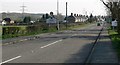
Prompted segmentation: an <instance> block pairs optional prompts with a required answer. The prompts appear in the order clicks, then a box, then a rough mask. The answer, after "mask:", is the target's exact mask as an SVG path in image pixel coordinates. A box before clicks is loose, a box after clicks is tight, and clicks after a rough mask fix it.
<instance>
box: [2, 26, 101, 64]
mask: <svg viewBox="0 0 120 65" xmlns="http://www.w3.org/2000/svg"><path fill="white" fill-rule="evenodd" d="M101 28H102V27H100V26H96V24H92V25H89V26H87V27H83V28H77V29H75V30H68V31H61V32H57V33H51V34H48V35H43V36H40V37H39V38H37V39H35V40H29V41H24V42H19V43H16V44H10V45H5V46H3V47H2V63H1V64H4V63H83V62H84V61H85V58H86V57H87V55H88V53H89V51H90V48H91V47H92V45H93V43H94V41H95V39H96V38H97V36H98V33H99V32H100V30H101Z"/></svg>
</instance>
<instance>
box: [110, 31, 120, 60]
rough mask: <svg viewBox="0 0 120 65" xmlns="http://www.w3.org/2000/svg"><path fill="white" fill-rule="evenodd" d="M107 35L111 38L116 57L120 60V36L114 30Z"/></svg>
mask: <svg viewBox="0 0 120 65" xmlns="http://www.w3.org/2000/svg"><path fill="white" fill-rule="evenodd" d="M109 35H110V36H111V40H112V43H113V46H114V48H115V50H116V52H117V54H118V57H119V59H120V35H118V33H117V32H116V31H114V30H109Z"/></svg>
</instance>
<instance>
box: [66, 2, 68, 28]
mask: <svg viewBox="0 0 120 65" xmlns="http://www.w3.org/2000/svg"><path fill="white" fill-rule="evenodd" d="M67 5H68V3H67V2H66V29H67V22H68V21H67V17H68V16H67Z"/></svg>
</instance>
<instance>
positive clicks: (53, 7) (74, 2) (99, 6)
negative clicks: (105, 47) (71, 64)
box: [0, 0, 106, 15]
mask: <svg viewBox="0 0 120 65" xmlns="http://www.w3.org/2000/svg"><path fill="white" fill-rule="evenodd" d="M58 1H59V13H61V14H63V15H65V13H66V7H65V5H66V2H68V15H70V13H76V14H82V15H90V14H91V13H92V14H93V15H105V14H106V11H105V6H104V5H103V3H102V2H101V1H100V0H58ZM23 3H24V5H25V6H26V8H25V12H27V13H49V12H51V11H52V12H54V14H56V13H57V0H1V3H0V8H1V7H2V8H1V9H0V10H1V12H20V13H21V12H22V8H21V7H20V6H22V5H23Z"/></svg>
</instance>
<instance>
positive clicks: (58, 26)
mask: <svg viewBox="0 0 120 65" xmlns="http://www.w3.org/2000/svg"><path fill="white" fill-rule="evenodd" d="M57 28H58V31H59V29H60V25H59V1H58V0H57Z"/></svg>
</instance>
